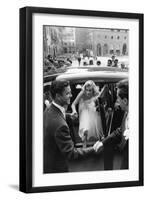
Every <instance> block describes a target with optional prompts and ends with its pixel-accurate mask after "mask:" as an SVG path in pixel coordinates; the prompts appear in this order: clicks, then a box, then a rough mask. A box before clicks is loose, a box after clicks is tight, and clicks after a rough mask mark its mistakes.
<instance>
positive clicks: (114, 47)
mask: <svg viewBox="0 0 147 200" xmlns="http://www.w3.org/2000/svg"><path fill="white" fill-rule="evenodd" d="M75 35H76V49H77V50H78V51H80V52H82V51H83V52H84V51H87V52H88V51H89V52H90V51H92V52H93V54H94V56H111V55H113V54H115V55H117V56H125V55H126V56H128V54H129V31H128V30H120V29H87V28H76V31H75Z"/></svg>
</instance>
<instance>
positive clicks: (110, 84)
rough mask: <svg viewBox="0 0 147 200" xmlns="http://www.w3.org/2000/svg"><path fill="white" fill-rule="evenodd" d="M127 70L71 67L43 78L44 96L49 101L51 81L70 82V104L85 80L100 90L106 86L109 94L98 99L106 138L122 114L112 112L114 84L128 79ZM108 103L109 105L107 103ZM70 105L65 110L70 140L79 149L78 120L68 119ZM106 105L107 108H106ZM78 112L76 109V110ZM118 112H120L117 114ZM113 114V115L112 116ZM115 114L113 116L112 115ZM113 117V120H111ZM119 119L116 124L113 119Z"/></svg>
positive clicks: (80, 144) (88, 143)
mask: <svg viewBox="0 0 147 200" xmlns="http://www.w3.org/2000/svg"><path fill="white" fill-rule="evenodd" d="M128 74H129V73H128V69H120V68H113V67H84V66H83V67H72V68H67V69H66V70H65V71H64V72H61V73H57V74H52V75H48V76H45V77H44V95H45V94H46V95H45V96H48V97H47V98H49V99H51V97H49V96H50V85H51V82H52V81H53V80H62V79H64V80H67V81H70V86H71V90H72V98H71V104H72V102H73V101H74V99H75V98H76V96H77V95H78V93H79V92H80V91H81V88H82V86H83V85H84V83H85V82H86V81H87V80H93V81H94V82H95V84H96V85H97V87H99V89H100V90H102V89H103V88H104V87H106V86H107V89H108V90H109V93H110V94H111V95H110V96H109V97H108V96H106V95H103V96H101V98H100V99H99V103H100V104H101V110H100V111H101V115H102V125H103V130H104V132H105V136H107V135H108V134H109V132H110V129H112V128H113V129H114V128H116V126H119V124H120V123H121V119H122V116H123V113H122V112H121V111H120V110H119V109H118V108H117V109H116V111H115V110H114V105H115V101H116V84H117V83H118V82H119V81H121V80H123V79H128ZM108 102H109V103H108ZM71 104H70V105H69V107H68V109H67V116H69V117H68V118H67V122H68V124H69V128H70V131H71V135H72V139H73V141H74V143H75V146H76V147H81V146H82V145H83V144H82V141H81V138H80V137H79V135H78V127H79V119H78V118H77V119H74V120H73V119H72V118H71V117H70V113H71V112H72V109H71ZM106 104H107V106H106ZM106 109H107V111H108V109H109V116H108V118H107V119H106V118H105V116H106V112H107V111H106ZM77 110H78V108H77ZM118 110H119V111H120V112H118ZM112 113H113V114H112ZM114 113H115V115H114ZM112 115H113V119H112ZM116 118H117V119H120V120H119V121H118V124H117V123H116V122H114V121H115V119H116ZM96 140H97V138H95V139H94V140H92V141H87V144H86V145H87V146H91V145H93V144H94V143H95V141H96Z"/></svg>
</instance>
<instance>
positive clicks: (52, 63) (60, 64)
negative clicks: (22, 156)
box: [44, 55, 72, 73]
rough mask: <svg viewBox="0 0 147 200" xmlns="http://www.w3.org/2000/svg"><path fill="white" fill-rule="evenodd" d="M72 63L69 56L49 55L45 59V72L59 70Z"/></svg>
mask: <svg viewBox="0 0 147 200" xmlns="http://www.w3.org/2000/svg"><path fill="white" fill-rule="evenodd" d="M71 64H72V60H71V59H70V58H68V57H67V58H66V57H56V56H54V57H53V56H51V55H48V56H47V57H46V58H45V59H44V73H48V72H50V73H51V72H52V73H55V72H59V71H60V70H61V69H62V70H63V69H64V68H66V67H69V66H71Z"/></svg>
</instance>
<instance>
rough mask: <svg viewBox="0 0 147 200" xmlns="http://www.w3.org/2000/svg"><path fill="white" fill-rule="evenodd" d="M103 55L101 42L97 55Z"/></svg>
mask: <svg viewBox="0 0 147 200" xmlns="http://www.w3.org/2000/svg"><path fill="white" fill-rule="evenodd" d="M101 55H102V47H101V44H100V43H99V44H97V56H101Z"/></svg>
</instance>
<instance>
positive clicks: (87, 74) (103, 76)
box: [56, 67, 128, 83]
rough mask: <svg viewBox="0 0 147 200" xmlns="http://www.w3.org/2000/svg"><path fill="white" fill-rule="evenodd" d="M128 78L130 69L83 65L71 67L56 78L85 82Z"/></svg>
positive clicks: (113, 80)
mask: <svg viewBox="0 0 147 200" xmlns="http://www.w3.org/2000/svg"><path fill="white" fill-rule="evenodd" d="M127 78H128V70H122V69H118V68H113V67H103V68H101V67H81V68H71V69H69V70H67V71H66V72H65V73H62V74H60V75H58V76H57V77H56V80H62V79H64V80H68V81H70V82H78V83H80V82H83V81H86V80H93V81H96V82H118V81H120V80H122V79H127Z"/></svg>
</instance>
